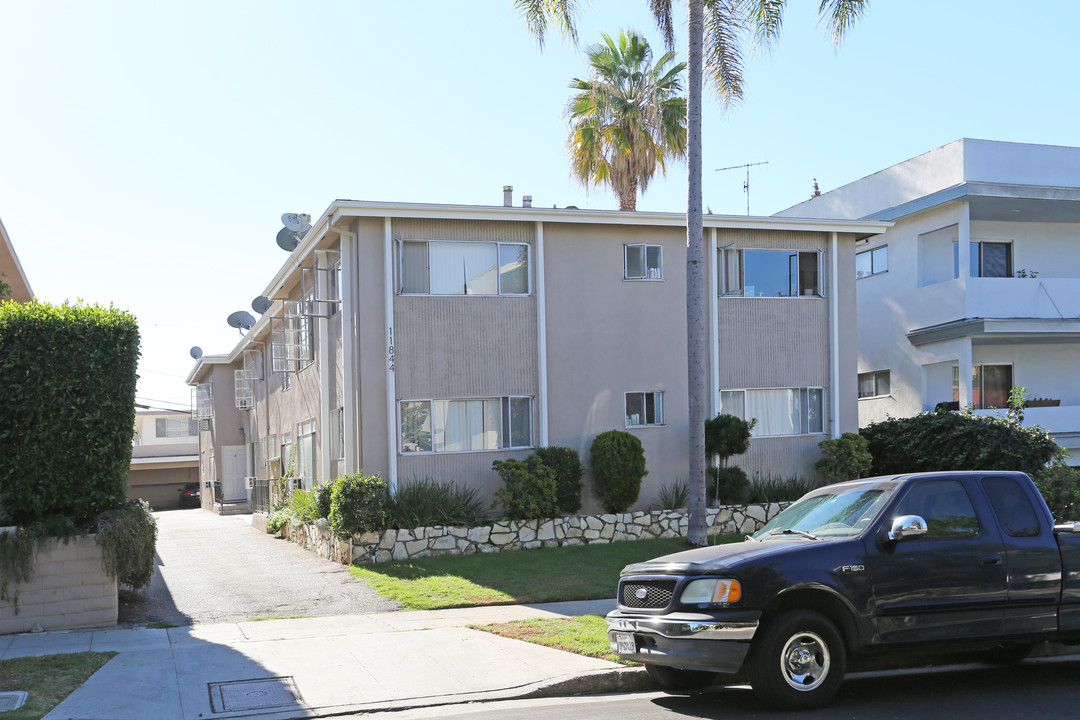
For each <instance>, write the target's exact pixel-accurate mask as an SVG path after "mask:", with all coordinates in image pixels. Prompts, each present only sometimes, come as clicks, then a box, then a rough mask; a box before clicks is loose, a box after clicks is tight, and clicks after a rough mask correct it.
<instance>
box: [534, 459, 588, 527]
mask: <svg viewBox="0 0 1080 720" xmlns="http://www.w3.org/2000/svg"><path fill="white" fill-rule="evenodd" d="M535 455H536V456H537V457H538V458H540V460H541V461H543V463H544V464H545V465H547V466H548V467H549V468H551V469H552V470H553V471H554V472H555V491H556V493H557V494H558V502H559V510H558V511H559V513H561V514H563V515H573V514H574V513H576V512H577V511H578V510H580V509H581V476H582V475H584V474H585V466H584V465H582V464H581V458H579V457H578V453H577V450H574V449H573V448H568V447H558V446H555V447H543V448H537V450H536V453H535Z"/></svg>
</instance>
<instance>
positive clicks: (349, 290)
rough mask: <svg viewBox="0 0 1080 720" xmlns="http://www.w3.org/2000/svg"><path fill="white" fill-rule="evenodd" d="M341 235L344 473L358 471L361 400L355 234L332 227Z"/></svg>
mask: <svg viewBox="0 0 1080 720" xmlns="http://www.w3.org/2000/svg"><path fill="white" fill-rule="evenodd" d="M334 229H335V230H337V231H338V233H339V235H340V238H341V365H342V368H341V376H342V391H341V406H342V410H341V412H342V415H343V417H342V424H343V425H344V434H345V438H344V440H345V443H344V444H345V447H344V450H345V472H344V473H343V474H345V475H352V474H353V473H356V472H359V470H360V467H359V466H360V463H359V462H357V455H358V452H357V445H358V440H359V439H360V432H359V427H358V412H357V410H358V409H359V407H360V401H359V398H358V397H357V392H356V358H357V342H356V316H357V314H356V300H355V295H354V293H355V291H356V288H357V282H356V277H355V272H354V271H355V267H354V265H355V262H356V260H355V258H356V235H355V234H354V233H351V232H349V231H347V230H342V229H341V228H337V227H335V228H334Z"/></svg>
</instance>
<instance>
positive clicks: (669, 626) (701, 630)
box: [606, 610, 761, 673]
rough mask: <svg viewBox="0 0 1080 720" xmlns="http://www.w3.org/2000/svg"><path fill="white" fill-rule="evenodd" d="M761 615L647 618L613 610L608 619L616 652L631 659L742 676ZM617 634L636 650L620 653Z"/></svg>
mask: <svg viewBox="0 0 1080 720" xmlns="http://www.w3.org/2000/svg"><path fill="white" fill-rule="evenodd" d="M760 615H761V614H760V613H757V612H745V611H741V612H734V613H724V615H723V617H718V616H716V615H706V614H698V613H670V614H668V615H644V614H641V613H628V612H624V611H622V610H613V611H612V612H610V613H608V615H607V619H606V620H607V636H608V640H609V641H610V642H611V650H612V652H615V653H617V654H618V655H619V657H621V658H623V659H626V660H633V661H635V662H640V663H651V664H654V665H668V666H671V667H676V668H681V669H684V670H708V671H711V672H718V673H737V672H738V671H739V670H740V669H741V668H742V665H743V661H744V660H745V659H746V653H747V652H748V651H749V650H750V641H751V640H753V639H754V634H755V633H756V632H757V628H758V620H759V618H760ZM616 635H623V636H624V637H625V636H627V635H632V636H633V639H634V650H635V651H634V652H633V653H627V652H619V649H618V643H617V639H616Z"/></svg>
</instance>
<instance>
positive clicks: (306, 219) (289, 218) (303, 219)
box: [281, 213, 311, 233]
mask: <svg viewBox="0 0 1080 720" xmlns="http://www.w3.org/2000/svg"><path fill="white" fill-rule="evenodd" d="M310 223H311V216H310V215H307V214H304V213H285V214H284V215H282V216H281V224H282V225H284V226H285V227H287V228H289V229H290V230H292V231H293V232H298V233H302V232H304V231H305V230H307V229H308V228H309V227H311V225H310Z"/></svg>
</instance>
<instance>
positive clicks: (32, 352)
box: [0, 302, 139, 528]
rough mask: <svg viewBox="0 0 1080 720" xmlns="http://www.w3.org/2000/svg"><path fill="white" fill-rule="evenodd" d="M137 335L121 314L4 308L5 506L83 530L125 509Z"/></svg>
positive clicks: (0, 332) (0, 318)
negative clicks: (63, 520) (121, 507)
mask: <svg viewBox="0 0 1080 720" xmlns="http://www.w3.org/2000/svg"><path fill="white" fill-rule="evenodd" d="M138 361H139V330H138V326H137V324H136V322H135V317H134V316H133V315H132V314H130V313H127V312H124V311H121V310H116V309H114V308H111V307H110V308H102V307H99V306H88V307H83V306H78V305H70V304H64V305H60V306H55V305H49V304H46V303H39V302H31V303H27V304H26V305H20V304H18V303H12V302H5V303H0V398H3V402H4V407H3V412H0V448H3V462H2V463H0V507H3V512H4V514H5V515H6V516H7V521H8V522H10V523H11V524H15V525H24V526H25V525H30V524H32V523H34V522H37V521H40V520H44V519H48V518H53V517H58V516H63V517H69V518H71V519H72V520H73V521H74V522H75V523H76V524H77V525H79V526H80V527H81V528H85V527H88V526H89V524H90V523H91V521H92V520H93V519H94V517H96V516H97V515H98V514H99V513H102V512H104V511H106V510H111V509H113V508H116V507H118V506H119V505H121V504H123V503H124V502H125V501H126V500H127V476H128V470H129V469H130V466H131V439H132V432H133V428H134V426H135V383H136V380H137V377H138V376H137V375H136V368H137V365H138Z"/></svg>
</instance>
